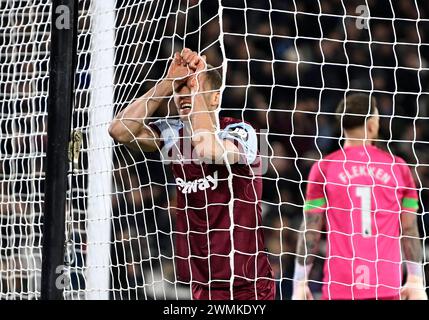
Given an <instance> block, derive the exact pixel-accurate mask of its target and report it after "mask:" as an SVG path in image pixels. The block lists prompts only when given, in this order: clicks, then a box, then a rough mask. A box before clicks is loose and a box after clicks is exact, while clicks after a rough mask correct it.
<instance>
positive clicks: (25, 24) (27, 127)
mask: <svg viewBox="0 0 429 320" xmlns="http://www.w3.org/2000/svg"><path fill="white" fill-rule="evenodd" d="M49 20H50V5H49V2H48V1H3V0H2V1H0V29H1V36H0V39H1V40H0V41H1V43H0V74H1V80H0V81H1V84H0V86H1V89H0V92H1V93H0V96H1V120H0V123H1V138H0V148H1V151H0V153H1V156H0V163H1V165H0V174H1V178H0V184H1V188H0V193H1V194H0V197H1V200H0V208H1V209H0V210H1V213H0V214H1V220H0V236H1V249H0V278H1V279H0V298H2V299H34V298H37V297H38V296H39V294H40V286H39V282H40V281H39V280H40V271H41V227H42V220H41V217H42V213H43V181H44V168H43V161H44V156H45V152H46V100H47V95H48V93H47V92H48V74H47V71H48V62H49V50H48V40H49V31H50V28H49V23H47V22H48V21H49Z"/></svg>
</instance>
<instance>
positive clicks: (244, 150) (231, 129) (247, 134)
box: [219, 122, 258, 164]
mask: <svg viewBox="0 0 429 320" xmlns="http://www.w3.org/2000/svg"><path fill="white" fill-rule="evenodd" d="M219 138H220V139H227V140H231V141H233V142H234V143H235V145H236V146H237V147H238V149H239V151H240V155H241V159H240V161H244V163H246V164H252V163H253V162H254V161H255V159H256V156H257V154H258V139H257V136H256V131H255V129H253V127H252V126H251V125H249V124H247V123H245V122H239V123H233V124H230V125H227V126H226V127H225V128H224V129H222V130H221V131H220V132H219Z"/></svg>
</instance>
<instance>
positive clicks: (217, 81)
mask: <svg viewBox="0 0 429 320" xmlns="http://www.w3.org/2000/svg"><path fill="white" fill-rule="evenodd" d="M206 77H207V79H208V80H209V82H210V86H211V87H210V89H212V90H219V89H220V87H221V86H222V76H221V74H220V72H219V70H218V69H217V68H215V67H213V66H212V65H211V64H207V73H206Z"/></svg>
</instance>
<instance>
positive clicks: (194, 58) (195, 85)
mask: <svg viewBox="0 0 429 320" xmlns="http://www.w3.org/2000/svg"><path fill="white" fill-rule="evenodd" d="M181 56H182V59H183V60H184V61H185V62H186V63H187V64H188V67H189V69H190V71H191V76H190V77H189V79H188V80H187V86H188V87H189V88H190V89H191V91H192V92H193V93H196V92H197V91H201V90H202V87H203V84H204V81H205V77H204V72H203V71H204V70H205V69H206V68H207V63H206V56H204V55H203V56H199V55H198V54H197V53H196V52H195V51H192V50H190V49H188V48H184V49H183V50H182V52H181Z"/></svg>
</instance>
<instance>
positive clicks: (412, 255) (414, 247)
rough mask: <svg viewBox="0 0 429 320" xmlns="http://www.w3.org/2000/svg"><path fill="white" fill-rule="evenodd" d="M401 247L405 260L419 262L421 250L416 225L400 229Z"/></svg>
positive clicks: (421, 254) (421, 255)
mask: <svg viewBox="0 0 429 320" xmlns="http://www.w3.org/2000/svg"><path fill="white" fill-rule="evenodd" d="M401 243H402V249H403V253H404V258H405V259H406V260H407V261H412V262H418V263H421V261H422V257H423V250H422V246H421V241H420V239H419V232H418V229H417V225H415V226H412V227H408V228H406V229H403V230H402V238H401Z"/></svg>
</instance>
